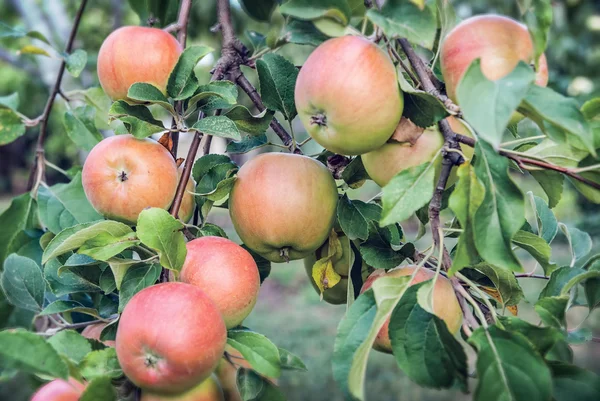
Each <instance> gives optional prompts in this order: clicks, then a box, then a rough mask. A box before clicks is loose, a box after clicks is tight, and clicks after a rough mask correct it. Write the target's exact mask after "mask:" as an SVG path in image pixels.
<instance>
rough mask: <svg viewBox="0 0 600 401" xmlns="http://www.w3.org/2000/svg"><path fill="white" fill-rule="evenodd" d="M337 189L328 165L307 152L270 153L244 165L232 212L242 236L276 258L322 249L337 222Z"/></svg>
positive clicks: (235, 187)
mask: <svg viewBox="0 0 600 401" xmlns="http://www.w3.org/2000/svg"><path fill="white" fill-rule="evenodd" d="M337 200H338V194H337V188H336V185H335V180H334V179H333V177H332V176H331V174H330V172H329V170H328V169H327V168H326V167H325V166H323V165H322V164H321V163H319V162H318V161H316V160H313V159H311V158H310V157H307V156H300V155H294V154H287V153H265V154H262V155H259V156H257V157H255V158H253V159H251V160H250V161H248V162H246V164H244V165H243V166H242V168H241V169H240V171H239V172H238V175H237V179H236V180H235V183H234V185H233V189H232V191H231V194H230V196H229V213H230V215H231V220H232V222H233V226H234V227H235V230H236V231H237V233H238V234H239V236H240V238H241V239H242V241H243V242H244V243H245V244H246V245H247V246H248V247H250V248H251V249H253V250H254V251H255V252H257V253H259V254H260V255H262V256H263V257H265V258H266V259H268V260H270V261H271V262H284V261H289V260H295V259H302V258H304V257H306V256H308V255H310V254H311V253H312V252H314V251H315V250H317V248H318V247H319V246H321V244H323V242H325V240H326V239H327V237H328V236H329V232H330V231H331V228H332V227H333V223H334V221H335V210H336V206H337Z"/></svg>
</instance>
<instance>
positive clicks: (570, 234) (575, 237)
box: [558, 223, 592, 266]
mask: <svg viewBox="0 0 600 401" xmlns="http://www.w3.org/2000/svg"><path fill="white" fill-rule="evenodd" d="M558 227H559V228H560V230H561V231H562V232H563V234H564V235H565V237H567V241H568V242H569V248H570V250H571V266H573V265H575V262H577V261H578V260H580V259H581V258H583V257H584V256H585V255H587V254H588V253H590V251H591V250H592V238H591V237H590V235H589V234H588V233H586V232H585V231H581V230H579V229H577V228H574V227H567V226H566V225H565V224H563V223H558Z"/></svg>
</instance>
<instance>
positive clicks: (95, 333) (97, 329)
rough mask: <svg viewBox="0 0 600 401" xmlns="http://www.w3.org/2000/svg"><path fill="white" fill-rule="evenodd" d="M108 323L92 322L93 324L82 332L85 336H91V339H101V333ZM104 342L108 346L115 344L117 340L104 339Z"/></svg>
mask: <svg viewBox="0 0 600 401" xmlns="http://www.w3.org/2000/svg"><path fill="white" fill-rule="evenodd" d="M106 325H107V323H96V324H91V325H89V326H87V327H86V328H85V329H83V331H82V332H81V335H82V336H84V337H85V338H89V339H91V340H97V341H100V334H102V330H104V328H105V327H106ZM102 343H104V345H106V346H107V347H114V346H115V342H114V341H111V340H108V341H102Z"/></svg>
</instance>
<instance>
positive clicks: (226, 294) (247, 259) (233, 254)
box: [181, 237, 260, 329]
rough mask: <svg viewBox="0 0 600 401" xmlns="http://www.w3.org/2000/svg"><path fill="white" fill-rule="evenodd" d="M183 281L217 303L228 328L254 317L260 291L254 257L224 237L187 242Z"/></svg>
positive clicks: (202, 238) (182, 271) (182, 270)
mask: <svg viewBox="0 0 600 401" xmlns="http://www.w3.org/2000/svg"><path fill="white" fill-rule="evenodd" d="M181 281H183V282H184V283H188V284H193V285H195V286H196V287H198V288H200V289H201V290H202V291H204V292H205V293H206V295H208V296H209V297H210V299H212V300H213V302H214V303H215V305H217V308H219V311H220V312H221V314H222V315H223V320H225V326H227V328H228V329H230V328H232V327H235V326H237V325H239V324H240V323H242V321H243V320H244V319H245V318H246V316H248V315H249V314H250V312H251V311H252V309H253V308H254V304H255V303H256V298H257V297H258V290H259V289H260V275H259V273H258V267H257V266H256V262H255V261H254V258H253V257H252V255H250V253H249V252H248V251H246V250H245V249H244V248H242V247H241V246H239V245H238V244H236V243H235V242H233V241H230V240H228V239H227V238H221V237H201V238H197V239H195V240H192V241H190V242H188V243H187V256H186V257H185V263H184V264H183V268H182V269H181Z"/></svg>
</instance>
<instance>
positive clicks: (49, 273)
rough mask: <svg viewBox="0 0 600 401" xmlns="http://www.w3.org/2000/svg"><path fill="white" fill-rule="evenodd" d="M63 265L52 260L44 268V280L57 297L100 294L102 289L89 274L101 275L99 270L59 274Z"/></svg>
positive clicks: (69, 270)
mask: <svg viewBox="0 0 600 401" xmlns="http://www.w3.org/2000/svg"><path fill="white" fill-rule="evenodd" d="M61 267H62V266H61V264H60V262H59V261H58V260H57V259H52V260H51V261H49V262H48V263H46V266H44V278H45V279H46V281H47V282H48V285H49V286H50V289H51V290H52V292H53V293H54V295H56V296H57V297H60V296H63V295H66V294H72V293H76V292H100V291H101V290H100V287H99V286H98V284H97V283H96V282H94V281H95V280H93V279H92V278H91V277H86V274H85V273H88V274H95V275H98V274H99V270H97V269H87V268H85V267H83V268H72V269H67V270H65V271H62V272H61V273H60V274H59V272H58V271H59V269H60V268H61Z"/></svg>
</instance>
